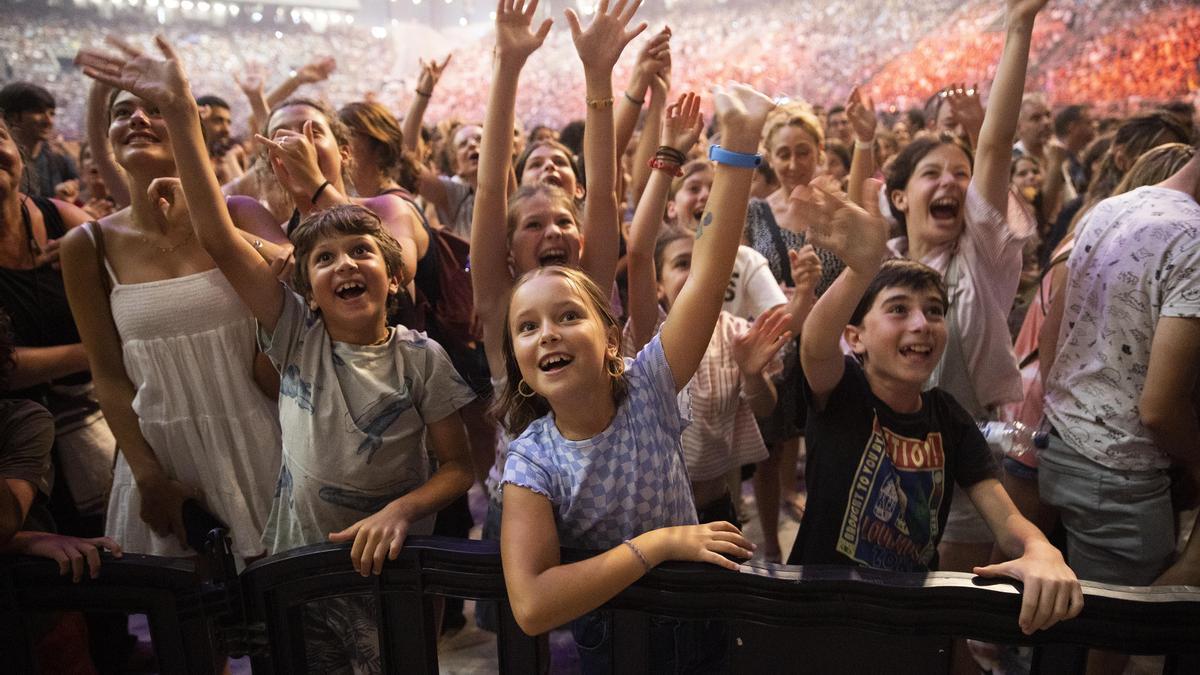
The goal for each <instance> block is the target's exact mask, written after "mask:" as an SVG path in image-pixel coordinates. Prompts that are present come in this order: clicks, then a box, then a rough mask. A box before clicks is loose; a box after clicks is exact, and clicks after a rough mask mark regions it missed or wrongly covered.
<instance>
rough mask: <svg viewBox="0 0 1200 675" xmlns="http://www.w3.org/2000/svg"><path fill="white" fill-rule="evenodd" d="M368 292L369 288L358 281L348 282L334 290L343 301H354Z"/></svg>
mask: <svg viewBox="0 0 1200 675" xmlns="http://www.w3.org/2000/svg"><path fill="white" fill-rule="evenodd" d="M366 292H367V287H366V286H364V285H362V284H361V283H359V282H357V281H347V282H346V283H344V284H340V285H339V286H338V287H337V288H335V289H333V294H334V295H336V296H338V297H339V298H341V299H342V300H353V299H354V298H357V297H359V296H361V295H362V294H363V293H366Z"/></svg>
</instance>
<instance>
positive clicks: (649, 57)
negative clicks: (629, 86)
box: [633, 26, 671, 83]
mask: <svg viewBox="0 0 1200 675" xmlns="http://www.w3.org/2000/svg"><path fill="white" fill-rule="evenodd" d="M670 68H671V27H670V26H663V29H662V30H660V31H659V32H657V33H655V34H654V36H653V37H651V38H650V39H649V40H647V41H646V44H644V45H642V48H641V49H639V50H638V55H637V62H636V63H635V64H634V66H633V69H634V72H635V77H636V76H637V75H640V76H642V77H645V78H647V79H645V80H642V81H643V82H647V83H648V82H649V81H650V80H649V78H652V77H655V76H656V75H658V74H659V73H662V72H663V71H664V70H669V69H670Z"/></svg>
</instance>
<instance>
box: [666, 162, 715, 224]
mask: <svg viewBox="0 0 1200 675" xmlns="http://www.w3.org/2000/svg"><path fill="white" fill-rule="evenodd" d="M712 184H713V172H712V169H711V168H709V167H705V168H703V169H699V170H697V171H695V172H693V173H690V174H686V175H685V176H684V178H683V185H680V186H679V190H677V191H676V192H675V198H674V199H673V200H671V203H670V204H669V208H668V212H667V215H668V216H669V217H671V218H674V219H675V223H676V224H677V225H679V226H680V227H685V228H687V229H695V228H696V226H697V225H699V224H700V217H701V216H703V215H704V207H706V206H708V195H709V194H710V193H711V192H712Z"/></svg>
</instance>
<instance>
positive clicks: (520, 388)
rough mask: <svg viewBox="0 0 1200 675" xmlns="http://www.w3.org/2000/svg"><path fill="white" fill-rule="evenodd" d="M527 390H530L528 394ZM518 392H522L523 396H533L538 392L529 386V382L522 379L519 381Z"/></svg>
mask: <svg viewBox="0 0 1200 675" xmlns="http://www.w3.org/2000/svg"><path fill="white" fill-rule="evenodd" d="M526 390H528V391H529V393H528V394H526V393H525V391H526ZM517 393H518V394H520V395H521V397H522V398H533V395H534V394H536V393H537V392H536V391H534V390H533V387H531V386H529V383H528V382H526V381H525V380H521V381H520V382H518V383H517Z"/></svg>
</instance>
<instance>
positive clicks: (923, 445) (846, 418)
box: [788, 356, 996, 572]
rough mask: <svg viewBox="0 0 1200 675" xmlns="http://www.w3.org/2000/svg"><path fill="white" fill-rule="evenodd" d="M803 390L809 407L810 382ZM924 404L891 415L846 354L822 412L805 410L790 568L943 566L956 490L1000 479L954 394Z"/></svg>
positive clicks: (927, 397) (934, 394)
mask: <svg viewBox="0 0 1200 675" xmlns="http://www.w3.org/2000/svg"><path fill="white" fill-rule="evenodd" d="M804 388H805V395H806V396H807V397H808V399H809V400H812V392H811V390H809V388H808V383H807V381H806V382H805V383H804ZM921 402H922V405H921V410H920V411H919V412H916V413H911V414H904V413H897V412H895V411H893V410H892V409H891V408H889V407H888V406H887V404H885V403H884V402H883V401H881V400H879V399H878V398H876V397H875V395H874V394H873V393H871V388H870V386H869V385H868V383H867V377H866V373H864V372H863V369H862V366H860V365H859V363H858V362H857V361H856V360H855V359H854V358H852V357H849V356H847V357H846V371H845V373H844V374H843V375H842V380H841V382H839V383H838V385H837V387H835V388H834V390H833V391H832V392H831V393H830V395H829V401H828V403H827V404H826V405H825V409H824V410H823V411H820V412H818V411H817V410H815V409H812V408H810V409H809V411H808V415H809V417H808V429H807V433H806V434H805V442H806V444H807V447H808V461H807V470H806V474H805V481H806V483H807V484H808V506H807V508H806V509H805V512H804V520H803V522H801V524H800V533H799V535H797V537H796V543H795V545H794V546H793V547H792V553H791V555H790V556H789V557H788V564H791V565H812V564H826V565H858V566H863V567H870V568H874V569H881V570H893V571H897V572H921V571H927V570H932V569H936V568H937V544H938V540H939V539H941V534H942V530H943V529H944V528H945V526H946V516H947V514H949V512H950V499H951V497H952V496H953V494H954V483H957V484H958V485H959V486H960V487H963V488H966V487H970V486H971V485H974V484H976V483H978V482H979V481H981V480H984V479H986V478H993V477H995V475H996V465H995V462H994V460H993V459H992V456H991V453H990V452H989V451H988V447H987V443H986V442H985V441H984V439H983V436H982V434H980V432H979V428H978V427H977V426H976V424H975V422H974V421H973V420H972V419H971V417H970V416H969V415H968V414H967V412H966V411H965V410H963V408H962V406H960V405H959V404H958V402H957V401H955V400H954V398H953V397H952V396H950V394H948V393H946V392H944V391H942V390H940V389H937V388H934V389H931V390H929V391H926V392H924V393H923V394H921ZM947 477H953V479H954V480H953V482H951V481H949V480H947Z"/></svg>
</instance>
